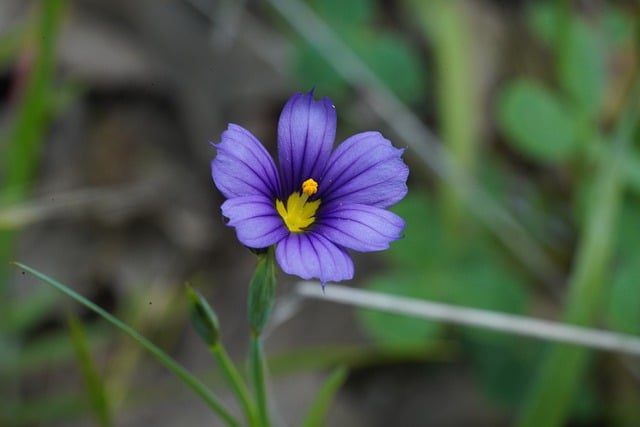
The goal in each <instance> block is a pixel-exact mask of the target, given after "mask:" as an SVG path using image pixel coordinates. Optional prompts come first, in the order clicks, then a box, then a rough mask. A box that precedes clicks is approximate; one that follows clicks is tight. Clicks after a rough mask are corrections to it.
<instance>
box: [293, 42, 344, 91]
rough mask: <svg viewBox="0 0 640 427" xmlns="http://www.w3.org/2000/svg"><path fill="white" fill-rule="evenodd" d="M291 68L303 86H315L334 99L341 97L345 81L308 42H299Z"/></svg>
mask: <svg viewBox="0 0 640 427" xmlns="http://www.w3.org/2000/svg"><path fill="white" fill-rule="evenodd" d="M293 64H294V65H293V68H294V73H295V75H296V78H297V80H298V82H299V84H300V85H301V86H302V87H303V88H311V87H316V88H318V91H319V92H320V91H321V92H322V93H326V94H327V96H329V97H331V98H332V99H334V100H339V99H341V98H343V97H344V96H345V94H346V91H347V88H348V86H347V83H346V82H345V81H344V80H343V79H342V77H340V75H338V73H336V71H335V70H334V69H333V67H332V66H331V65H330V64H329V63H328V62H327V61H326V60H325V59H324V58H323V57H322V56H321V55H320V54H319V53H318V51H317V50H316V49H315V48H314V47H313V46H311V45H310V44H308V43H300V44H299V45H298V46H297V48H296V51H295V53H294V59H293Z"/></svg>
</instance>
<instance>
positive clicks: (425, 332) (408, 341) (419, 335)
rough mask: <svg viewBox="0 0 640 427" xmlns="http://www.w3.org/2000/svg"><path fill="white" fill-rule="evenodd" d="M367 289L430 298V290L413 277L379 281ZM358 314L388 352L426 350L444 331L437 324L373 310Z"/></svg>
mask: <svg viewBox="0 0 640 427" xmlns="http://www.w3.org/2000/svg"><path fill="white" fill-rule="evenodd" d="M367 289H370V290H373V291H378V292H384V293H388V294H392V295H403V296H410V297H416V298H423V299H426V298H428V297H429V295H428V293H429V292H428V290H429V289H428V288H427V287H426V286H423V283H421V282H420V280H419V279H417V278H416V277H413V276H388V277H378V278H375V279H372V280H371V281H370V282H368V283H367ZM357 313H358V317H359V319H360V321H361V322H362V325H363V326H364V327H365V329H366V330H367V332H368V333H369V334H370V335H371V336H372V337H373V338H374V339H375V340H376V342H377V343H378V344H379V345H381V346H382V347H384V348H387V349H396V350H406V349H408V348H414V347H418V346H424V348H425V349H427V348H428V347H429V345H430V343H433V342H434V340H436V339H437V338H438V335H439V334H440V331H441V324H440V323H438V322H429V321H425V320H422V319H415V318H412V317H408V316H400V315H397V314H391V313H383V312H380V311H374V310H358V312H357Z"/></svg>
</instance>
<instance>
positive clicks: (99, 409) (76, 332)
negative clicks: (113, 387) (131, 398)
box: [67, 316, 113, 427]
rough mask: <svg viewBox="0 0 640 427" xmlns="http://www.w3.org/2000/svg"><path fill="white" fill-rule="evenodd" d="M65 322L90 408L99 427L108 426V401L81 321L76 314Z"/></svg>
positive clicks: (109, 421) (110, 423) (109, 413)
mask: <svg viewBox="0 0 640 427" xmlns="http://www.w3.org/2000/svg"><path fill="white" fill-rule="evenodd" d="M67 323H68V325H69V333H70V335H71V342H72V343H73V347H74V348H75V351H76V359H77V360H78V365H79V367H80V371H81V372H82V376H83V377H84V381H85V385H86V387H87V394H88V397H89V402H90V403H91V408H92V409H93V412H94V414H95V416H96V419H97V420H98V424H99V425H100V426H101V427H110V426H112V425H113V421H112V419H111V412H110V410H109V401H108V399H107V394H106V393H105V389H104V383H103V381H102V378H100V373H99V372H98V368H97V367H96V364H95V362H94V360H93V357H92V356H91V350H90V348H89V343H88V341H87V335H86V333H85V330H84V327H83V325H82V322H80V320H79V319H78V318H77V317H76V316H69V318H68V320H67Z"/></svg>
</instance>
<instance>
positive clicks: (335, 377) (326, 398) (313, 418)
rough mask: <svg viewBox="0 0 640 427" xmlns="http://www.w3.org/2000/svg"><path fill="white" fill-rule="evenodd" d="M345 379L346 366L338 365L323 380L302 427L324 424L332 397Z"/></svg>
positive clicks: (319, 426)
mask: <svg viewBox="0 0 640 427" xmlns="http://www.w3.org/2000/svg"><path fill="white" fill-rule="evenodd" d="M346 379H347V368H346V367H345V366H340V367H338V368H336V370H335V371H333V373H332V374H331V376H330V377H329V378H328V379H327V380H326V381H325V383H324V384H323V385H322V387H321V388H320V390H318V394H317V395H316V398H315V400H314V401H313V404H312V405H311V408H309V412H308V413H307V416H306V418H305V419H304V421H303V422H302V423H301V424H300V425H301V426H302V427H321V426H323V425H325V422H324V421H325V418H326V415H327V412H328V411H329V407H330V405H331V402H332V401H333V397H334V396H335V394H336V393H337V392H338V390H339V389H340V387H342V384H344V382H345V381H346Z"/></svg>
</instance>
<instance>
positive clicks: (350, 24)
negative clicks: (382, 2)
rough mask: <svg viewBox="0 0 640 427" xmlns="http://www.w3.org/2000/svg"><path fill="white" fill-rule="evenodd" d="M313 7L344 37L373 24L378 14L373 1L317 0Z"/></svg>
mask: <svg viewBox="0 0 640 427" xmlns="http://www.w3.org/2000/svg"><path fill="white" fill-rule="evenodd" d="M312 5H313V7H314V8H315V10H316V11H317V12H318V14H319V15H320V16H321V17H322V18H324V19H325V20H326V21H327V23H328V24H329V25H330V26H331V27H332V28H333V29H334V30H335V31H337V32H338V33H339V34H341V35H342V36H344V35H345V34H348V33H349V32H351V31H353V30H354V28H360V27H362V26H364V25H366V24H367V23H369V22H371V21H372V19H373V17H374V15H375V12H376V11H375V3H374V2H373V1H372V0H349V1H343V0H315V1H314V2H313V4H312Z"/></svg>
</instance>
